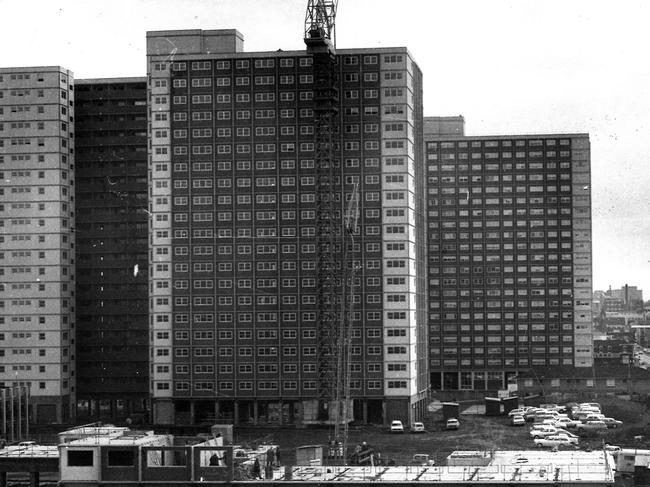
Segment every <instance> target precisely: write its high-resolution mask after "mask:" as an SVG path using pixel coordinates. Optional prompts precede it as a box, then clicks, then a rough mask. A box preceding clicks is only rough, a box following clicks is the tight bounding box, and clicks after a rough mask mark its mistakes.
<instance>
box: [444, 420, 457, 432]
mask: <svg viewBox="0 0 650 487" xmlns="http://www.w3.org/2000/svg"><path fill="white" fill-rule="evenodd" d="M458 428H460V421H458V420H457V419H456V418H449V419H448V420H447V424H446V425H445V429H448V430H457V429H458Z"/></svg>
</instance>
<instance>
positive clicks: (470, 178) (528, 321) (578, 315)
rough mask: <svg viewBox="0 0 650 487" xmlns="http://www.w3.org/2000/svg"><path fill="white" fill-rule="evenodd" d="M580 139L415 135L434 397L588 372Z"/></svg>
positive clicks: (584, 138) (585, 172)
mask: <svg viewBox="0 0 650 487" xmlns="http://www.w3.org/2000/svg"><path fill="white" fill-rule="evenodd" d="M589 150H590V149H589V137H588V135H587V134H557V135H555V134H550V135H521V136H518V135H508V136H481V137H477V136H471V137H470V136H448V135H441V134H439V133H426V132H425V154H426V165H427V192H428V195H427V197H428V218H427V222H428V244H429V248H428V251H429V253H428V261H429V274H428V275H429V311H430V313H429V347H430V348H429V358H430V363H429V366H430V370H431V386H432V389H434V390H459V389H460V390H493V391H494V390H499V389H504V388H506V386H507V379H508V378H509V377H510V376H513V375H516V373H517V371H519V370H524V369H529V368H531V367H532V368H534V367H536V366H537V367H539V366H549V365H566V366H576V367H589V366H591V365H592V363H593V362H592V348H593V347H592V334H591V330H592V321H591V307H590V297H591V286H592V265H591V183H590V165H589V161H590V153H589Z"/></svg>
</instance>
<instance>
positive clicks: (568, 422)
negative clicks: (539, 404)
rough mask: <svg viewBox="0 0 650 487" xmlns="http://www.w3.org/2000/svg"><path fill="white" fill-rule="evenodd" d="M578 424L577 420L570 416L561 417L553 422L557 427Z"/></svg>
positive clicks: (570, 426) (572, 426)
mask: <svg viewBox="0 0 650 487" xmlns="http://www.w3.org/2000/svg"><path fill="white" fill-rule="evenodd" d="M576 424H577V423H576V422H575V421H573V420H572V419H569V418H560V419H556V420H555V421H554V422H553V426H555V427H557V428H575V427H576Z"/></svg>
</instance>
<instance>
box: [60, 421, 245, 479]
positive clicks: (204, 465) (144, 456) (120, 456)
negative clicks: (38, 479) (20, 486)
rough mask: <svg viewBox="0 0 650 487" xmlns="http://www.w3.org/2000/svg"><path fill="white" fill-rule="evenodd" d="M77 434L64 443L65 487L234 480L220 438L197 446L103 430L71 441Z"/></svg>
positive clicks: (62, 467)
mask: <svg viewBox="0 0 650 487" xmlns="http://www.w3.org/2000/svg"><path fill="white" fill-rule="evenodd" d="M84 433H91V431H86V432H84ZM102 433H103V434H102ZM75 434H76V433H73V434H70V435H68V438H67V439H68V440H69V441H65V442H62V443H61V444H59V473H60V479H61V480H60V482H59V485H60V486H62V487H66V486H72V485H79V484H80V483H83V484H84V485H91V486H92V485H100V484H101V483H104V482H114V483H116V484H119V483H123V484H131V483H142V482H152V483H155V482H192V481H194V480H199V479H203V480H206V481H208V480H209V481H230V480H232V478H233V465H234V462H233V451H232V450H233V449H232V447H226V446H223V438H221V437H218V438H213V439H210V440H207V441H204V442H202V443H198V444H189V443H186V442H181V443H182V444H175V441H174V437H173V436H171V435H157V434H154V433H153V432H152V431H130V430H126V431H123V432H122V434H119V435H118V434H117V433H116V432H115V431H114V430H112V431H99V432H98V434H97V435H92V434H87V435H86V436H84V437H81V438H77V439H71V438H73V437H74V436H75Z"/></svg>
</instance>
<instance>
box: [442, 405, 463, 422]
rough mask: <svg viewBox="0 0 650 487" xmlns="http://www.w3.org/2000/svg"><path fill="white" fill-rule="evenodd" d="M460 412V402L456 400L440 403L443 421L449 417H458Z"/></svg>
mask: <svg viewBox="0 0 650 487" xmlns="http://www.w3.org/2000/svg"><path fill="white" fill-rule="evenodd" d="M459 414H460V404H458V403H457V402H443V403H442V417H443V418H444V420H445V421H447V420H448V419H450V418H458V415H459Z"/></svg>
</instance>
